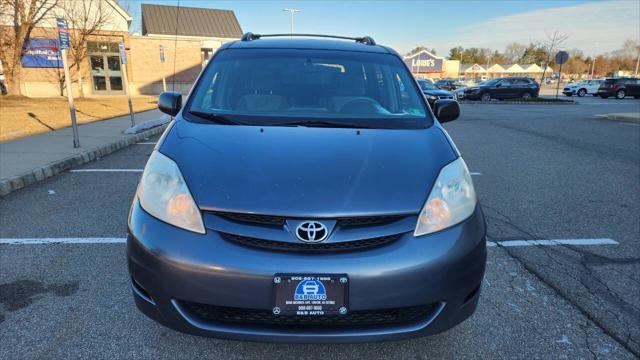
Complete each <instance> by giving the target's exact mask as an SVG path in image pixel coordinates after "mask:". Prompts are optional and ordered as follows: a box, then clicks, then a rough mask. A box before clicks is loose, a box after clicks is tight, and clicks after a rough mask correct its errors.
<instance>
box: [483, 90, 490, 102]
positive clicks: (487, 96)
mask: <svg viewBox="0 0 640 360" xmlns="http://www.w3.org/2000/svg"><path fill="white" fill-rule="evenodd" d="M480 100H482V101H491V94H489V93H488V92H486V93H484V94H482V96H481V97H480Z"/></svg>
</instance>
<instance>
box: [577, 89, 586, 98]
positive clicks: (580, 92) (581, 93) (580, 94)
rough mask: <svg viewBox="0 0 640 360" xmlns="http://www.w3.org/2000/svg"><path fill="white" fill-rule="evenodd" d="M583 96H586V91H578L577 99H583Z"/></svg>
mask: <svg viewBox="0 0 640 360" xmlns="http://www.w3.org/2000/svg"><path fill="white" fill-rule="evenodd" d="M585 95H587V89H580V90H578V96H579V97H583V96H585Z"/></svg>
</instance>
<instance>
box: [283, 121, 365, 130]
mask: <svg viewBox="0 0 640 360" xmlns="http://www.w3.org/2000/svg"><path fill="white" fill-rule="evenodd" d="M273 125H275V126H308V127H327V128H354V129H362V128H366V126H362V125H358V124H353V123H347V122H343V121H330V120H297V121H290V122H280V123H274V124H273Z"/></svg>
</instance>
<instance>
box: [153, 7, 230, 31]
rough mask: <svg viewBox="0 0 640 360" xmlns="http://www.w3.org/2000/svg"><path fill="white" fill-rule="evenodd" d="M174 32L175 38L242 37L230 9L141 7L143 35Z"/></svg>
mask: <svg viewBox="0 0 640 360" xmlns="http://www.w3.org/2000/svg"><path fill="white" fill-rule="evenodd" d="M176 20H177V29H176ZM176 33H177V35H178V36H198V37H216V38H240V37H242V29H241V28H240V24H239V23H238V19H237V18H236V15H235V14H234V13H233V11H231V10H219V9H205V8H192V7H182V6H181V7H179V8H178V7H177V6H167V5H151V4H142V35H176Z"/></svg>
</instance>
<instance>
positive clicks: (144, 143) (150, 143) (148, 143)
mask: <svg viewBox="0 0 640 360" xmlns="http://www.w3.org/2000/svg"><path fill="white" fill-rule="evenodd" d="M155 144H156V143H154V142H139V143H136V145H155Z"/></svg>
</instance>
